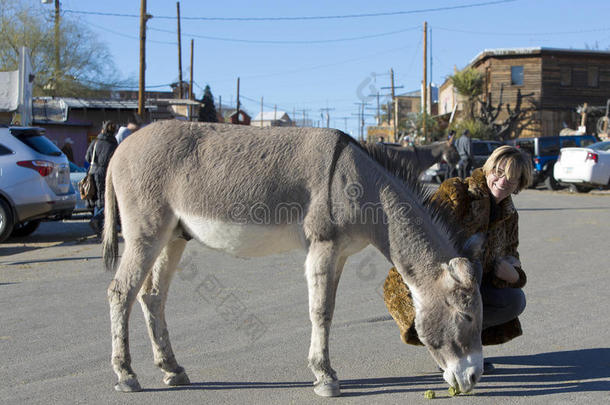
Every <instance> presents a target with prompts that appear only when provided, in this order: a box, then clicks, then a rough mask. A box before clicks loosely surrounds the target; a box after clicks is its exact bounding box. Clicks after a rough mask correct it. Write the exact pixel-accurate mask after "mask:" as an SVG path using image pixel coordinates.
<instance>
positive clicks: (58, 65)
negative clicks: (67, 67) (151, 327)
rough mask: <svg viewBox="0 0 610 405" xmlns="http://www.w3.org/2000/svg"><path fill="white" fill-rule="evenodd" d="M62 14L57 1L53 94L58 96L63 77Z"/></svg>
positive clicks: (57, 0) (56, 0)
mask: <svg viewBox="0 0 610 405" xmlns="http://www.w3.org/2000/svg"><path fill="white" fill-rule="evenodd" d="M60 18H61V14H60V12H59V0H55V72H54V73H55V74H54V76H55V83H54V84H55V85H54V86H53V87H54V89H53V93H54V94H55V95H57V83H58V82H59V77H60V75H61V70H60V69H61V63H60V59H59V46H60V45H59V19H60Z"/></svg>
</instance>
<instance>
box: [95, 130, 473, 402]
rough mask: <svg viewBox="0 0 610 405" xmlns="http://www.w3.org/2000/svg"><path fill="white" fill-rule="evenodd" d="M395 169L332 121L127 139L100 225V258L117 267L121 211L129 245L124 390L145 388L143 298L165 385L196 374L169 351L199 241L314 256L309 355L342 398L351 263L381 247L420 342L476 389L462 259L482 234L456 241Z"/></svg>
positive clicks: (115, 335)
mask: <svg viewBox="0 0 610 405" xmlns="http://www.w3.org/2000/svg"><path fill="white" fill-rule="evenodd" d="M395 169H396V165H395V163H394V161H393V160H392V159H388V158H387V156H384V155H383V153H381V152H380V151H379V150H378V149H375V148H371V149H369V150H367V149H365V148H363V147H362V146H360V145H359V144H358V143H356V142H354V141H353V140H352V138H351V137H349V136H348V135H345V134H343V133H342V132H340V131H337V130H328V129H314V128H266V129H262V128H261V129H259V128H252V127H243V126H233V125H226V124H203V123H188V122H180V121H161V122H157V123H154V124H151V125H149V126H147V127H145V128H143V129H141V130H139V131H138V132H137V133H135V134H134V135H132V136H130V137H129V138H127V139H126V140H125V141H124V142H123V143H121V146H120V147H119V148H118V149H117V151H116V153H115V154H114V156H113V158H112V160H111V162H110V166H109V169H108V174H107V177H106V195H105V202H106V223H105V227H104V235H103V251H104V260H105V264H106V267H107V268H108V269H114V268H115V264H116V261H117V259H118V236H117V228H116V225H117V220H118V218H117V215H118V211H119V210H120V215H121V222H122V234H123V238H124V240H125V249H124V253H123V256H122V258H121V261H120V265H119V266H118V269H117V271H116V274H115V276H114V279H113V280H112V282H111V283H110V286H109V287H108V300H109V303H110V319H111V328H112V366H113V368H114V371H115V373H116V375H117V376H118V383H117V384H116V386H115V388H116V389H117V390H118V391H138V390H140V389H141V388H140V385H139V383H138V380H137V378H136V375H135V373H134V372H133V370H132V368H131V358H130V354H129V337H128V318H129V314H130V311H131V308H132V305H133V303H134V301H135V300H136V298H137V299H138V300H139V301H140V304H141V306H142V310H143V312H144V315H145V318H146V322H147V326H148V331H149V335H150V339H151V341H152V346H153V352H154V360H155V364H156V365H158V366H159V367H160V368H161V370H162V371H163V372H164V373H165V377H164V382H165V383H166V384H167V385H170V386H175V385H184V384H189V383H190V382H189V378H188V376H187V374H186V372H185V370H184V369H183V368H182V367H181V366H180V365H178V363H177V361H176V358H175V357H174V353H173V350H172V347H171V344H170V341H169V334H168V331H167V325H166V322H165V314H164V307H165V302H166V298H167V292H168V288H169V284H170V281H171V278H172V275H173V273H174V272H175V270H176V266H177V264H178V262H179V261H180V257H181V255H182V253H183V250H184V248H185V245H186V243H187V241H188V240H190V239H196V240H198V241H199V242H201V243H203V244H205V245H207V246H209V247H211V248H213V249H218V250H222V251H225V252H228V253H231V254H233V255H237V256H263V255H268V254H273V253H278V252H282V251H287V250H291V249H295V248H301V249H304V250H305V251H306V252H307V258H306V260H305V277H306V279H307V285H308V291H309V316H310V320H311V342H310V348H309V358H308V360H309V367H310V368H311V370H312V371H313V373H314V375H315V379H316V380H315V383H314V391H315V393H316V394H318V395H321V396H338V395H340V394H341V391H340V384H339V380H338V379H337V375H336V373H335V371H334V370H333V369H332V367H331V363H330V357H329V347H328V339H329V333H330V326H331V321H332V317H333V311H334V306H335V293H336V290H337V285H338V283H339V278H340V276H341V272H342V270H343V265H344V264H345V261H346V260H347V258H348V256H350V255H353V254H354V253H356V252H358V251H360V250H362V249H363V248H365V247H366V246H367V245H369V244H372V245H374V246H375V247H376V248H377V249H379V251H380V252H381V253H382V254H383V255H384V256H385V257H386V258H387V259H388V261H390V262H391V263H392V264H393V265H394V266H395V267H396V268H397V269H398V271H399V273H400V274H401V276H402V277H403V279H404V280H405V282H406V284H407V285H408V287H409V290H410V291H411V292H412V293H413V297H414V301H415V305H416V314H417V316H416V329H417V332H418V335H419V338H420V339H421V341H422V342H423V343H424V344H425V345H426V346H427V348H428V350H429V351H430V353H431V355H432V356H433V358H434V359H435V361H436V362H437V363H438V365H439V366H440V367H441V368H442V369H443V370H444V378H445V380H446V381H447V382H448V383H449V384H450V385H451V386H454V387H456V388H457V387H459V389H460V390H461V391H462V392H468V391H470V390H471V389H472V388H473V386H474V385H475V384H476V382H477V381H478V379H479V377H480V375H481V373H482V370H483V357H482V346H481V320H482V304H481V297H480V294H479V289H478V286H477V277H478V276H479V273H480V265H479V266H476V265H474V264H473V262H471V261H470V260H469V259H468V258H467V257H474V255H475V254H477V252H478V250H479V249H480V246H481V243H482V238H481V237H478V236H475V237H473V238H471V239H470V240H469V241H467V242H465V243H462V242H459V241H458V240H459V238H458V237H455V236H452V235H454V234H455V233H454V232H453V231H451V230H450V229H448V227H447V226H446V225H445V223H444V221H443V220H442V218H440V216H439V214H438V213H436V212H435V211H434V210H432V209H430V208H427V205H426V204H425V201H424V199H423V197H422V191H421V189H418V187H417V186H416V182H415V181H408V182H404V181H403V180H401V179H400V178H399V177H398V176H397V175H396V174H395V173H393V171H396V170H395ZM117 205H118V207H117ZM117 208H118V210H117ZM261 212H263V213H264V214H261ZM475 263H476V262H475Z"/></svg>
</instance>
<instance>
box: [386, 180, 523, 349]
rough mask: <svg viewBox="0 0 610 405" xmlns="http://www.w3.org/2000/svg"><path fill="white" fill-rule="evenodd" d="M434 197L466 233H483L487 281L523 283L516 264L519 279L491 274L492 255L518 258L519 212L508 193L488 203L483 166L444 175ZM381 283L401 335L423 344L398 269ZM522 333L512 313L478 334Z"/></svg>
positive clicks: (499, 338)
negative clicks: (464, 176)
mask: <svg viewBox="0 0 610 405" xmlns="http://www.w3.org/2000/svg"><path fill="white" fill-rule="evenodd" d="M432 202H433V203H434V204H439V205H440V206H441V207H442V208H443V209H445V210H448V211H449V213H450V215H449V217H450V218H453V219H454V220H455V221H456V224H457V225H459V226H460V227H461V228H462V229H464V231H465V236H466V237H469V236H471V235H474V234H475V233H478V232H482V233H484V234H485V235H486V240H485V244H484V246H483V253H482V257H481V258H480V260H481V264H482V266H483V282H484V283H491V284H492V285H493V286H494V287H496V288H511V287H512V288H521V287H523V286H524V285H525V283H526V281H527V278H526V276H525V273H524V272H523V270H522V269H520V268H515V269H516V270H517V272H518V273H519V280H518V281H517V282H515V283H514V284H509V283H508V282H506V281H504V280H502V279H499V278H497V277H496V276H495V275H494V269H495V262H496V260H499V259H501V258H503V257H505V256H513V257H514V258H516V259H519V253H518V252H517V247H518V245H519V235H518V222H519V216H518V214H517V210H516V209H515V207H514V205H513V201H512V199H511V197H510V196H509V197H507V198H505V199H504V200H502V201H501V202H500V204H498V205H496V204H492V197H491V194H490V192H489V188H488V187H487V181H486V178H485V174H484V173H483V170H482V169H476V170H475V171H474V172H473V173H472V177H468V178H467V179H465V180H461V179H459V178H451V179H448V180H446V181H445V182H443V184H441V186H440V187H439V189H438V190H437V192H436V193H435V194H434V196H433V197H432ZM492 211H493V212H492ZM383 288H384V300H385V303H386V306H387V307H388V311H389V312H390V314H391V315H392V317H393V318H394V320H395V321H396V323H397V324H398V327H399V328H400V337H401V338H402V340H403V341H404V342H405V343H409V344H416V345H421V342H420V341H419V339H418V337H417V332H416V331H415V327H414V320H415V308H414V307H413V301H412V298H411V294H410V292H409V289H408V288H407V286H406V285H405V283H404V282H403V281H402V277H401V276H400V274H398V272H397V271H396V269H394V268H392V269H390V273H389V274H388V277H387V278H386V281H385V283H384V286H383ZM521 334H522V331H521V324H520V322H519V319H518V318H515V319H513V320H512V321H509V322H507V323H505V324H502V325H497V326H493V327H490V328H487V329H485V330H483V333H482V340H483V344H484V345H493V344H501V343H505V342H508V341H509V340H511V339H513V338H515V337H517V336H520V335H521Z"/></svg>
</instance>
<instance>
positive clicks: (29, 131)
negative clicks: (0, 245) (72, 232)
mask: <svg viewBox="0 0 610 405" xmlns="http://www.w3.org/2000/svg"><path fill="white" fill-rule="evenodd" d="M75 203H76V195H75V192H74V188H73V187H72V186H71V184H70V168H69V166H68V159H67V158H66V156H65V155H64V154H63V153H62V152H61V150H59V149H58V148H57V146H55V144H53V142H51V141H50V140H49V139H48V138H47V137H45V136H44V129H42V128H34V127H0V242H2V241H4V240H5V239H6V238H8V237H9V236H11V235H12V236H26V235H29V234H31V233H32V232H34V231H35V230H36V228H38V225H39V224H40V221H41V220H42V219H63V218H68V217H70V215H71V214H72V210H73V209H74V205H75Z"/></svg>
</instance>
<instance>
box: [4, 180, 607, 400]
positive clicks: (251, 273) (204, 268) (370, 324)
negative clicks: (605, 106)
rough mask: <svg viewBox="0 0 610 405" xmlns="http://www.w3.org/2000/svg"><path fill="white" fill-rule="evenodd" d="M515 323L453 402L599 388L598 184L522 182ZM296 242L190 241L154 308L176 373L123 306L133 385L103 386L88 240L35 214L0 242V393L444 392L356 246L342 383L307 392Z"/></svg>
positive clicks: (100, 282) (377, 273) (25, 396)
mask: <svg viewBox="0 0 610 405" xmlns="http://www.w3.org/2000/svg"><path fill="white" fill-rule="evenodd" d="M515 203H516V205H517V208H518V209H519V213H520V239H521V246H520V252H521V262H522V263H523V268H524V269H525V271H526V272H527V274H528V284H527V286H526V287H525V292H526V295H527V300H528V304H527V308H526V310H525V313H524V314H523V315H522V316H521V321H522V325H523V329H524V335H523V336H522V337H520V338H518V339H515V340H514V341H512V342H509V343H507V344H505V345H501V346H492V347H486V348H485V356H486V358H487V359H489V360H491V361H492V362H493V363H494V364H495V365H496V370H495V372H494V373H493V374H490V375H484V376H483V377H482V379H481V381H480V383H479V384H478V385H477V387H476V388H475V391H474V394H473V395H468V396H460V397H458V398H454V399H452V400H451V401H452V402H456V403H457V402H460V403H464V404H478V403H484V404H525V403H527V404H602V403H610V327H609V326H608V325H609V323H610V315H609V313H608V311H609V309H610V293H609V288H610V255H609V253H608V252H609V246H610V195H608V194H607V193H606V194H596V195H594V194H586V195H583V194H578V195H577V194H569V193H566V192H549V191H540V190H526V191H524V192H523V193H521V194H520V195H518V196H516V197H515ZM304 257H305V256H304V253H302V252H290V253H287V254H283V255H277V256H270V257H265V258H260V259H248V260H246V259H237V258H233V257H230V256H227V255H225V254H222V253H218V252H214V251H212V250H209V249H207V248H205V247H202V246H200V245H198V244H197V243H196V242H190V243H189V245H188V247H187V250H186V253H185V255H184V257H183V260H182V262H181V264H180V268H181V272H180V273H178V275H177V276H176V277H175V279H174V282H173V284H172V287H171V289H170V297H169V302H168V307H167V311H166V315H167V319H168V323H169V327H170V328H169V331H170V335H171V337H172V343H173V346H174V351H175V352H176V356H177V358H178V361H179V362H180V363H181V365H182V366H184V367H185V368H186V370H187V372H188V374H189V377H190V379H191V381H192V384H191V385H190V386H187V387H180V388H167V387H165V386H164V385H163V383H162V374H161V372H160V371H159V370H158V369H157V368H156V367H155V366H154V364H153V361H152V351H151V348H150V342H149V339H148V336H147V334H146V330H145V326H144V322H143V318H142V314H141V311H140V309H139V306H137V305H136V308H135V309H134V311H133V313H132V316H131V324H130V327H131V330H130V332H131V336H130V338H131V354H132V359H133V367H134V369H135V371H136V373H137V374H138V377H139V380H140V383H141V385H142V387H143V388H144V391H143V392H139V393H133V394H124V393H118V392H115V391H114V389H113V385H114V383H115V375H114V373H113V372H112V369H111V366H110V352H111V348H110V324H109V314H108V305H107V302H106V288H107V286H108V284H109V282H110V280H111V279H112V274H110V273H107V272H104V270H103V269H102V262H101V249H100V245H99V243H98V242H97V240H96V239H95V237H94V236H92V235H91V232H90V229H89V227H88V226H87V223H86V221H83V220H73V221H65V222H63V223H43V224H42V225H41V227H40V229H39V230H38V231H37V232H36V233H34V234H33V235H32V236H30V237H29V238H27V239H10V240H8V241H7V242H5V243H3V244H0V356H1V362H0V365H1V366H0V403H3V404H4V403H6V404H26V403H27V404H123V403H132V404H146V405H153V404H168V403H176V404H178V403H201V404H224V403H226V404H258V403H261V404H262V403H264V404H304V403H329V402H333V403H343V404H353V403H358V404H371V403H375V404H397V403H406V404H417V403H425V401H428V400H426V399H424V392H425V391H426V390H434V391H435V392H436V395H437V398H439V397H440V399H436V400H434V401H438V400H442V399H443V398H447V388H448V387H447V385H446V383H445V382H444V381H443V379H442V375H441V373H440V372H438V371H437V369H436V365H435V364H434V362H433V360H432V358H431V357H430V355H429V354H428V353H427V351H426V350H425V349H423V348H421V347H410V346H407V345H405V344H403V343H402V342H401V340H400V338H399V333H398V328H397V327H396V326H395V324H394V322H393V320H392V319H391V318H390V316H389V315H388V312H387V310H386V308H385V305H384V303H383V299H382V297H381V286H382V283H383V281H384V278H385V276H386V274H387V271H388V269H389V268H390V264H389V263H388V262H387V261H386V260H385V259H384V258H383V257H382V256H381V255H380V254H379V253H378V252H377V251H376V250H374V249H373V248H371V247H369V248H367V249H365V250H364V251H363V252H360V253H359V254H358V255H355V256H353V257H351V258H350V260H349V261H348V263H347V265H346V269H345V271H344V273H343V276H342V279H341V283H340V285H339V292H338V297H337V305H336V311H335V316H334V322H333V328H332V331H331V347H330V352H331V359H332V362H333V367H334V368H335V369H336V370H337V372H338V375H339V378H341V385H342V392H343V396H342V397H340V398H334V399H325V398H319V397H317V396H316V395H315V394H314V392H313V389H312V380H313V375H312V374H311V372H310V371H309V369H308V368H307V352H308V346H309V334H310V325H309V318H308V310H307V289H306V282H305V278H304V275H303V261H304Z"/></svg>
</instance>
